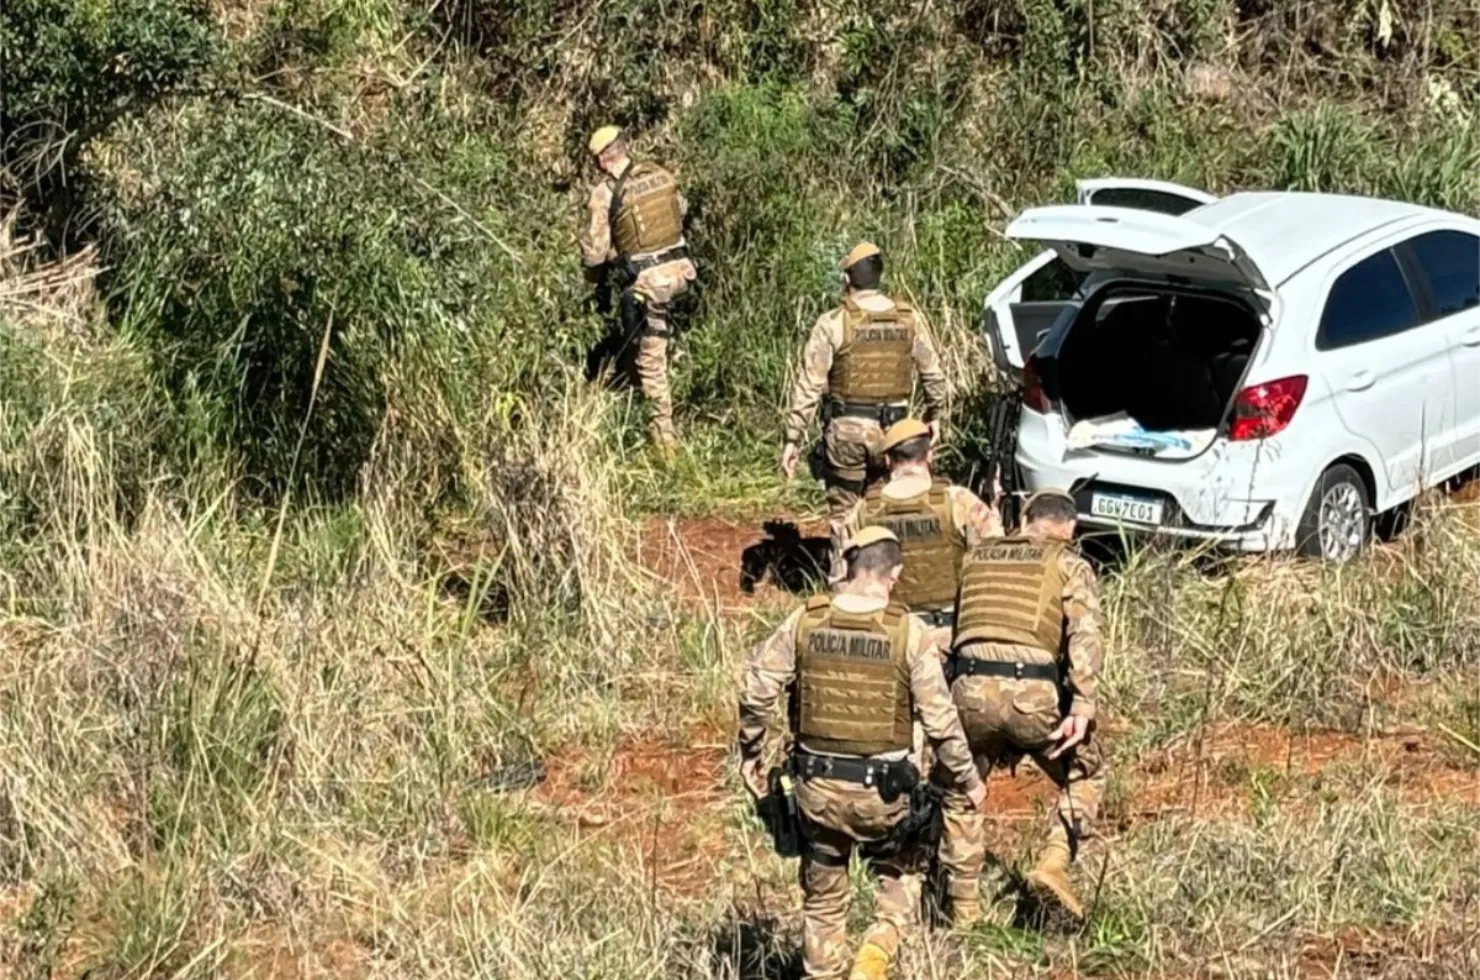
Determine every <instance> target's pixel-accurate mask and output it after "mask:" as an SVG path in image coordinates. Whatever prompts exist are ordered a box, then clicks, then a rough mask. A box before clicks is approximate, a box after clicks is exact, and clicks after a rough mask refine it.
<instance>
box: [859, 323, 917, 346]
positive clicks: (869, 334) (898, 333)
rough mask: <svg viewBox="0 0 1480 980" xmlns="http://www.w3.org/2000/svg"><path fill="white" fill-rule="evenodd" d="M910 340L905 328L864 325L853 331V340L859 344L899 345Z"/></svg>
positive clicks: (908, 332) (907, 329) (907, 330)
mask: <svg viewBox="0 0 1480 980" xmlns="http://www.w3.org/2000/svg"><path fill="white" fill-rule="evenodd" d="M909 339H910V331H909V328H907V327H897V326H892V325H888V326H886V325H883V324H880V325H877V326H875V325H871V324H866V325H863V326H859V327H857V328H856V329H855V330H854V331H853V340H854V342H855V343H860V344H899V343H904V342H905V341H907V340H909Z"/></svg>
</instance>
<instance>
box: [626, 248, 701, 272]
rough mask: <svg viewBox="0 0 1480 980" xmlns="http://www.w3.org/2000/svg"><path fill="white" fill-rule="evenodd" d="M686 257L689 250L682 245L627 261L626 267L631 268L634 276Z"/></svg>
mask: <svg viewBox="0 0 1480 980" xmlns="http://www.w3.org/2000/svg"><path fill="white" fill-rule="evenodd" d="M688 257H689V250H688V249H687V248H685V247H684V246H682V245H678V246H675V247H674V248H670V249H665V250H663V251H661V252H654V253H653V254H652V255H644V256H643V257H642V258H640V259H628V260H627V265H628V266H629V267H631V269H632V274H633V275H636V274H637V273H639V272H643V271H645V270H647V269H651V268H653V267H654V266H659V265H662V264H663V263H664V262H677V261H678V260H679V259H686V258H688Z"/></svg>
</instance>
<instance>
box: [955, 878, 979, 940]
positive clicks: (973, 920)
mask: <svg viewBox="0 0 1480 980" xmlns="http://www.w3.org/2000/svg"><path fill="white" fill-rule="evenodd" d="M949 891H950V902H951V927H952V928H954V929H970V928H971V927H972V926H974V925H976V924H977V923H978V922H980V921H981V920H982V899H981V894H980V892H978V891H977V887H976V882H972V883H971V887H970V888H958V887H956V885H955V884H952V885H951V887H950V889H949Z"/></svg>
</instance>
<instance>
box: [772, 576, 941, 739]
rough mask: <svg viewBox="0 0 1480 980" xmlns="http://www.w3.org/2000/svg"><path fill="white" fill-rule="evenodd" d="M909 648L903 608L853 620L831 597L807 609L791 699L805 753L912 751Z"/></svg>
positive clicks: (799, 635) (799, 637)
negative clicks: (794, 687) (806, 750)
mask: <svg viewBox="0 0 1480 980" xmlns="http://www.w3.org/2000/svg"><path fill="white" fill-rule="evenodd" d="M908 642H909V616H908V613H907V612H906V610H905V608H904V607H903V606H900V605H897V604H890V605H889V606H888V607H887V608H885V609H881V610H879V611H878V612H872V613H849V612H845V611H843V610H841V609H838V608H837V607H835V606H834V605H833V604H832V602H831V600H830V599H828V597H827V596H817V597H815V598H813V599H811V600H810V601H808V603H807V609H806V611H805V612H804V613H802V618H801V621H800V622H799V623H798V624H797V633H796V649H797V683H796V690H795V691H794V692H793V693H792V724H793V726H794V729H795V731H796V736H797V742H798V743H799V744H800V745H801V746H802V748H804V749H809V750H811V751H813V752H830V753H832V754H834V755H852V756H866V755H879V754H881V753H884V752H894V751H897V750H899V749H908V748H910V747H912V745H913V739H912V738H911V734H912V729H911V719H912V716H911V713H910V668H909V662H908V659H907V656H906V650H907V646H908Z"/></svg>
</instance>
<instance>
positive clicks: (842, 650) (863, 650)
mask: <svg viewBox="0 0 1480 980" xmlns="http://www.w3.org/2000/svg"><path fill="white" fill-rule="evenodd" d="M807 652H808V653H815V654H818V655H819V656H823V657H846V658H848V659H849V660H889V659H891V658H890V654H889V639H888V637H883V636H876V635H874V634H872V633H856V632H853V631H851V630H829V629H821V630H813V631H812V632H811V633H810V634H809V635H808V636H807Z"/></svg>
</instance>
